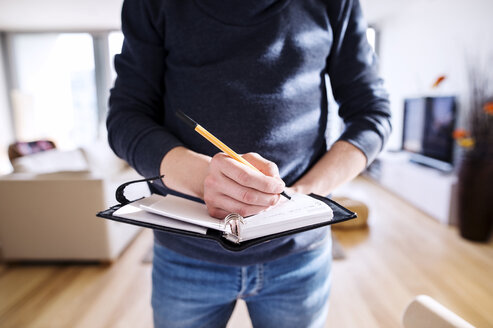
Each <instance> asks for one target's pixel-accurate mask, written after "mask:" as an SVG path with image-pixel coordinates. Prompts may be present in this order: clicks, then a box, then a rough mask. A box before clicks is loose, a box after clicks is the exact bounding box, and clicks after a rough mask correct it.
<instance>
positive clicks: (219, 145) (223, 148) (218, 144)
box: [176, 111, 291, 199]
mask: <svg viewBox="0 0 493 328" xmlns="http://www.w3.org/2000/svg"><path fill="white" fill-rule="evenodd" d="M176 115H177V116H178V117H179V118H180V119H181V120H183V122H185V123H186V124H187V125H188V126H190V127H191V128H192V129H194V130H195V131H196V132H198V133H199V134H200V135H202V136H203V137H204V138H206V139H207V140H209V142H211V143H212V144H213V145H214V146H216V147H217V148H219V149H220V150H221V151H223V152H225V153H226V154H228V156H230V157H231V158H233V159H235V160H237V161H238V162H240V163H243V164H245V165H247V166H249V167H251V168H252V169H254V170H255V171H258V172H260V170H259V169H257V168H256V167H255V166H253V165H252V164H251V163H250V162H248V161H247V160H246V159H244V158H243V157H241V156H240V155H238V154H237V153H236V152H235V151H234V150H233V149H231V148H229V147H228V146H226V145H225V144H224V143H223V142H222V141H221V140H219V139H218V138H216V137H215V136H214V135H213V134H212V133H210V132H209V131H207V130H206V129H204V128H203V127H202V126H201V125H200V124H198V123H197V122H195V121H194V120H193V119H191V118H190V117H189V116H188V115H186V114H185V113H183V112H182V111H177V112H176ZM260 173H262V172H260ZM281 195H282V196H284V197H286V198H287V199H291V197H290V196H288V195H287V194H286V193H285V192H284V191H283V192H282V193H281Z"/></svg>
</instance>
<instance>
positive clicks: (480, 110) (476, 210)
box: [454, 67, 493, 242]
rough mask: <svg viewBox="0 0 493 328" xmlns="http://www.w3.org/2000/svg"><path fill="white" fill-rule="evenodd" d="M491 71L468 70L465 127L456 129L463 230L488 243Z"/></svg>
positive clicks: (492, 201) (492, 213) (492, 196)
mask: <svg viewBox="0 0 493 328" xmlns="http://www.w3.org/2000/svg"><path fill="white" fill-rule="evenodd" d="M490 75H493V73H491V71H490V72H489V73H488V70H480V69H478V68H477V67H472V68H470V69H469V70H468V80H469V97H470V99H469V106H468V108H467V115H466V118H465V127H466V128H465V129H457V130H455V131H454V138H455V139H456V141H457V143H458V144H459V145H460V146H461V147H462V149H463V152H462V156H461V160H460V164H459V170H458V177H459V181H458V210H459V213H458V214H459V231H460V234H461V236H462V237H464V238H466V239H469V240H473V241H480V242H486V241H488V240H489V238H490V235H491V231H492V228H493V88H492V87H493V85H492V83H491V82H492V77H491V76H490Z"/></svg>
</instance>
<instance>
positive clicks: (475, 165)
mask: <svg viewBox="0 0 493 328" xmlns="http://www.w3.org/2000/svg"><path fill="white" fill-rule="evenodd" d="M458 193H459V194H458V209H459V231H460V234H461V236H462V237H464V238H466V239H469V240H472V241H478V242H487V241H488V240H489V238H490V235H491V230H492V227H493V158H478V157H470V156H465V157H464V158H463V160H462V163H461V165H460V168H459V188H458Z"/></svg>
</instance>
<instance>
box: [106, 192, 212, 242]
mask: <svg viewBox="0 0 493 328" xmlns="http://www.w3.org/2000/svg"><path fill="white" fill-rule="evenodd" d="M143 200H144V199H143ZM143 200H138V201H136V202H133V203H131V204H128V205H125V206H123V207H121V208H119V209H118V210H116V211H115V212H114V213H113V215H114V216H119V217H122V218H125V219H130V220H135V221H139V222H145V223H151V224H156V225H159V226H163V227H168V228H174V229H181V230H186V231H191V232H197V233H201V234H204V235H205V234H206V233H207V228H204V227H201V226H197V225H195V224H190V223H185V222H181V221H178V220H173V219H169V218H165V217H163V216H161V215H157V214H153V213H149V212H147V211H144V210H142V209H140V208H139V205H140V203H139V202H141V201H143Z"/></svg>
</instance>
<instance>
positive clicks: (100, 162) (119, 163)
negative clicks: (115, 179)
mask: <svg viewBox="0 0 493 328" xmlns="http://www.w3.org/2000/svg"><path fill="white" fill-rule="evenodd" d="M81 150H82V153H83V154H84V157H85V158H86V160H87V163H88V165H89V168H90V170H91V172H93V173H95V174H99V175H103V176H105V177H110V178H111V177H112V176H114V175H115V174H116V175H117V174H119V173H120V172H121V171H123V170H125V169H128V168H129V165H128V164H127V163H126V162H125V161H124V160H122V159H120V158H119V157H118V156H116V155H115V153H113V151H112V150H111V148H110V146H109V145H108V142H107V141H106V140H98V141H96V142H93V143H91V144H89V145H87V146H83V147H82V148H81Z"/></svg>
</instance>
